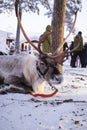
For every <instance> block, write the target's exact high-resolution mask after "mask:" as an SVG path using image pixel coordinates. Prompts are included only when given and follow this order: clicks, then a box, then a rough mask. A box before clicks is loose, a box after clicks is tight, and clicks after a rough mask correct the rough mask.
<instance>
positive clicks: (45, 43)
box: [40, 25, 51, 53]
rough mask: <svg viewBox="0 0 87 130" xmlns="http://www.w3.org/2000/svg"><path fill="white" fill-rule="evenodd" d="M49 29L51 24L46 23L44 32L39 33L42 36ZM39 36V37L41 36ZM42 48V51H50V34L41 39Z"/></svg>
mask: <svg viewBox="0 0 87 130" xmlns="http://www.w3.org/2000/svg"><path fill="white" fill-rule="evenodd" d="M50 31H51V26H50V25H47V26H46V30H45V32H44V33H43V34H42V35H41V36H43V35H44V34H46V33H48V32H50ZM41 36H40V38H41ZM42 43H43V44H42V50H43V52H46V53H50V51H51V34H50V35H48V36H47V37H46V38H45V39H44V40H43V41H42Z"/></svg>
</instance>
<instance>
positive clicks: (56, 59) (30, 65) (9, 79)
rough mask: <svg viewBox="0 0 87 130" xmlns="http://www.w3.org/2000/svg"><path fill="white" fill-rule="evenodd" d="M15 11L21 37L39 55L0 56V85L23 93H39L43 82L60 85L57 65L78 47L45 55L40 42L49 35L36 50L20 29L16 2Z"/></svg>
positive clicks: (16, 3) (60, 79)
mask: <svg viewBox="0 0 87 130" xmlns="http://www.w3.org/2000/svg"><path fill="white" fill-rule="evenodd" d="M15 9H16V16H17V19H18V23H19V25H20V28H21V30H22V33H23V35H24V36H25V38H26V40H27V41H28V42H29V43H30V44H31V45H32V46H33V47H34V48H35V49H36V50H37V51H38V52H39V53H40V54H39V56H33V55H30V54H16V55H6V56H5V55H3V56H0V84H3V83H4V84H12V85H15V86H17V87H19V88H23V89H24V90H25V92H28V91H29V90H33V91H34V92H35V93H37V92H38V93H39V92H41V90H40V87H39V86H40V84H41V83H42V82H43V81H47V82H48V84H50V85H52V84H53V83H55V84H59V83H61V81H62V79H63V78H62V74H61V73H60V72H59V70H58V68H57V64H62V63H63V61H64V58H65V57H66V55H67V53H70V52H72V51H74V50H75V49H76V48H77V47H78V46H79V45H77V47H76V48H74V49H73V50H71V51H70V52H69V51H68V50H66V51H65V52H60V51H55V52H54V54H52V55H48V54H45V53H44V52H42V50H41V48H40V46H41V43H42V42H41V41H42V40H43V39H45V38H46V36H47V35H49V33H48V34H47V35H45V36H43V37H42V38H41V39H40V41H39V42H38V48H37V47H36V46H35V45H34V44H33V42H32V41H31V40H30V39H29V38H28V37H27V35H26V33H25V31H24V29H23V27H22V24H21V21H20V17H19V12H18V0H16V2H15ZM62 46H63V45H62ZM60 49H61V47H60ZM60 49H59V50H60Z"/></svg>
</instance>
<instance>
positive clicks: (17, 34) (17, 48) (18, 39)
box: [15, 7, 22, 53]
mask: <svg viewBox="0 0 87 130" xmlns="http://www.w3.org/2000/svg"><path fill="white" fill-rule="evenodd" d="M21 15H22V11H21V7H20V8H19V16H20V19H21ZM15 51H16V53H20V26H19V24H18V23H17V32H16V41H15Z"/></svg>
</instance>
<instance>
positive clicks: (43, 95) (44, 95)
mask: <svg viewBox="0 0 87 130" xmlns="http://www.w3.org/2000/svg"><path fill="white" fill-rule="evenodd" d="M57 92H58V89H56V88H55V91H54V92H53V93H51V94H40V93H36V94H35V93H33V92H29V94H30V95H32V96H34V97H44V98H46V97H52V96H54V95H55V94H56V93H57Z"/></svg>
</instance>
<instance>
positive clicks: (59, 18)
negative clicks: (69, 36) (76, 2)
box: [51, 0, 66, 72]
mask: <svg viewBox="0 0 87 130" xmlns="http://www.w3.org/2000/svg"><path fill="white" fill-rule="evenodd" d="M65 9H66V0H54V9H53V11H54V12H53V19H52V47H51V51H52V52H54V51H55V50H56V49H57V48H58V47H60V45H63V38H64V22H65ZM61 51H62V49H61ZM58 69H59V70H60V72H62V66H61V65H59V66H58Z"/></svg>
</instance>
